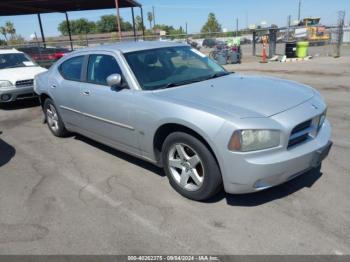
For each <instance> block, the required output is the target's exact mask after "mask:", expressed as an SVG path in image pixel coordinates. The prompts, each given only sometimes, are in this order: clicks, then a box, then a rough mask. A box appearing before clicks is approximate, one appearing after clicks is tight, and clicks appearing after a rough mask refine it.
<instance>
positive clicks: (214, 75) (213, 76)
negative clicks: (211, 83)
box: [207, 72, 230, 79]
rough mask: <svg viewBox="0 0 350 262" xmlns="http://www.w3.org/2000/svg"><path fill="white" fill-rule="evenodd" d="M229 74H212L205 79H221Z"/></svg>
mask: <svg viewBox="0 0 350 262" xmlns="http://www.w3.org/2000/svg"><path fill="white" fill-rule="evenodd" d="M229 74H230V73H229V72H220V73H214V74H212V75H211V76H209V77H208V78H207V79H213V78H218V77H222V76H227V75H229Z"/></svg>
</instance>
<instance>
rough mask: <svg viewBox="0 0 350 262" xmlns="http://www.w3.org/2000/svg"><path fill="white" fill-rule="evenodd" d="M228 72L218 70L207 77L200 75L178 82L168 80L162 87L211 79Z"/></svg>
mask: <svg viewBox="0 0 350 262" xmlns="http://www.w3.org/2000/svg"><path fill="white" fill-rule="evenodd" d="M229 74H230V73H228V72H220V73H214V74H212V75H210V76H208V77H200V78H197V79H192V80H185V81H179V82H170V83H168V84H166V85H165V86H164V87H163V88H171V87H176V86H182V85H188V84H192V83H196V82H201V81H205V80H209V79H213V78H217V77H221V76H226V75H229Z"/></svg>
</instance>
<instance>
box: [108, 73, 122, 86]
mask: <svg viewBox="0 0 350 262" xmlns="http://www.w3.org/2000/svg"><path fill="white" fill-rule="evenodd" d="M121 84H122V76H121V75H120V74H112V75H110V76H109V77H107V85H108V86H110V87H120V86H121Z"/></svg>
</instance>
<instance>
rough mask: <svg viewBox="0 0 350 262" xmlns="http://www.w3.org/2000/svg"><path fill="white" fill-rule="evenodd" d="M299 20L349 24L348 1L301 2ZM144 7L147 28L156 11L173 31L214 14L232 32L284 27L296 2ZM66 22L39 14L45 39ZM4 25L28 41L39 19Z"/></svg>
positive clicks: (194, 27) (161, 2)
mask: <svg viewBox="0 0 350 262" xmlns="http://www.w3.org/2000/svg"><path fill="white" fill-rule="evenodd" d="M301 1H302V9H301V17H306V16H313V17H321V23H322V24H327V25H330V24H336V22H337V18H338V16H337V12H338V11H339V10H344V11H345V12H346V17H345V20H346V24H348V23H349V21H350V0H332V1H330V0H301ZM138 2H139V3H141V4H142V5H143V12H144V23H145V26H146V27H147V28H148V27H149V23H148V21H147V15H146V14H147V12H149V11H151V10H152V6H154V8H155V21H156V23H157V24H167V25H173V26H174V27H180V26H182V27H183V28H184V27H185V24H186V22H187V23H188V32H189V33H196V32H199V31H200V29H201V27H202V25H203V24H204V23H205V22H206V20H207V17H208V14H209V12H213V13H215V15H216V17H217V19H218V21H219V23H220V24H221V25H222V28H226V29H227V30H233V29H234V28H235V23H236V22H235V20H236V19H237V18H238V19H239V28H244V27H247V26H249V25H251V24H260V23H261V22H262V21H266V22H267V24H277V25H279V26H285V25H286V24H287V17H288V15H291V16H292V21H293V20H295V19H297V16H298V2H299V0H176V1H172V0H138ZM105 14H115V9H104V10H96V11H79V12H69V13H68V16H69V18H70V19H78V18H87V19H88V20H91V21H97V20H98V19H99V17H100V16H101V15H105ZM139 14H140V10H139V8H136V9H135V16H136V15H139ZM121 16H122V17H123V18H124V19H125V20H127V21H131V9H130V8H125V9H121ZM64 19H65V16H64V14H60V13H51V14H42V22H43V28H44V33H45V36H46V37H49V36H58V35H60V33H59V32H58V30H57V27H58V24H59V23H60V22H61V21H63V20H64ZM6 21H12V22H13V23H14V25H15V28H16V30H17V33H18V34H20V35H22V36H23V37H24V38H26V39H28V38H29V37H30V35H32V34H33V33H34V32H36V33H37V34H38V35H39V34H40V29H39V24H38V19H37V16H36V15H23V16H4V17H0V26H1V25H3V24H4V23H5V22H6Z"/></svg>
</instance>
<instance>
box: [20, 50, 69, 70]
mask: <svg viewBox="0 0 350 262" xmlns="http://www.w3.org/2000/svg"><path fill="white" fill-rule="evenodd" d="M18 50H19V51H22V52H23V53H26V54H27V55H29V56H30V57H31V58H32V59H33V60H34V61H35V62H37V63H38V64H40V65H41V66H43V67H46V68H48V67H50V66H51V65H52V64H53V63H54V62H56V61H57V60H58V59H60V58H61V57H63V56H64V55H65V54H67V53H69V52H70V50H69V49H67V48H61V47H47V48H44V47H22V48H18Z"/></svg>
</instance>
